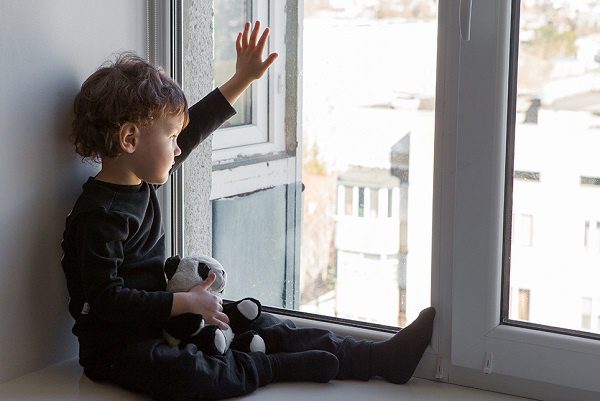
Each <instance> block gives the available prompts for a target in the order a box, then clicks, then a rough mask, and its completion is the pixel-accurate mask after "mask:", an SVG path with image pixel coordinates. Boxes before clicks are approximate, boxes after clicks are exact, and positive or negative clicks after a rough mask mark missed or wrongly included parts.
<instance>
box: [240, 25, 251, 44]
mask: <svg viewBox="0 0 600 401" xmlns="http://www.w3.org/2000/svg"><path fill="white" fill-rule="evenodd" d="M249 32H250V23H249V22H246V24H245V25H244V32H243V33H242V47H246V46H248V33H249Z"/></svg>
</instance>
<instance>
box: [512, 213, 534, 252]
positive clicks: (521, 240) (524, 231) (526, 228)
mask: <svg viewBox="0 0 600 401" xmlns="http://www.w3.org/2000/svg"><path fill="white" fill-rule="evenodd" d="M513 224H514V235H513V243H514V244H517V245H520V246H525V247H531V246H532V245H533V215H531V214H527V213H520V214H518V215H517V216H516V218H515V219H514V221H513Z"/></svg>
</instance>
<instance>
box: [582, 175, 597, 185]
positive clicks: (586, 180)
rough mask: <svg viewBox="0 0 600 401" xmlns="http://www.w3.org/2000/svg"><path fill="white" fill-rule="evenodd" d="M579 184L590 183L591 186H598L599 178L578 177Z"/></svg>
mask: <svg viewBox="0 0 600 401" xmlns="http://www.w3.org/2000/svg"><path fill="white" fill-rule="evenodd" d="M580 183H581V185H592V186H596V187H597V186H600V178H598V177H584V176H581V177H580Z"/></svg>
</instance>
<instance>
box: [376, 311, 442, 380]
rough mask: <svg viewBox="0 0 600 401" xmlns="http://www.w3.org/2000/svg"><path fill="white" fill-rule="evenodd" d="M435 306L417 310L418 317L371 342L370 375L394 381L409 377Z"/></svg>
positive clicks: (428, 331)
mask: <svg viewBox="0 0 600 401" xmlns="http://www.w3.org/2000/svg"><path fill="white" fill-rule="evenodd" d="M434 317H435V309H434V308H427V309H424V310H423V311H421V313H420V314H419V317H417V318H416V319H415V321H414V322H412V323H411V324H410V325H408V326H407V327H405V328H404V329H402V330H400V331H399V332H398V333H397V334H396V335H395V336H394V337H392V338H390V339H389V340H387V341H382V342H378V343H374V344H373V346H372V353H371V374H372V375H373V376H381V377H383V378H384V379H386V380H388V381H390V382H392V383H397V384H404V383H406V382H407V381H408V379H410V378H411V377H412V375H413V373H414V371H415V369H416V368H417V365H418V364H419V361H420V360H421V356H422V355H423V352H425V349H426V348H427V345H428V344H429V341H430V340H431V333H432V331H433V318H434Z"/></svg>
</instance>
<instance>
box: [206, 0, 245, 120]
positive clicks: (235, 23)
mask: <svg viewBox="0 0 600 401" xmlns="http://www.w3.org/2000/svg"><path fill="white" fill-rule="evenodd" d="M247 21H252V0H219V1H215V2H214V57H215V58H214V64H213V73H214V80H215V85H221V84H223V83H224V82H225V81H227V80H228V79H229V78H231V76H232V75H233V74H234V73H235V62H236V50H235V40H236V38H237V35H238V32H241V31H242V30H243V28H244V24H245V23H246V22H247ZM235 109H236V110H237V114H236V115H235V116H234V117H233V118H231V119H230V120H229V121H227V122H226V123H225V124H224V125H223V127H230V126H239V125H248V124H252V88H248V90H247V91H246V92H244V94H243V95H242V96H241V97H240V98H239V99H238V101H237V102H236V104H235Z"/></svg>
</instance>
